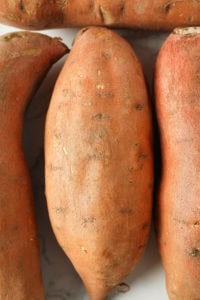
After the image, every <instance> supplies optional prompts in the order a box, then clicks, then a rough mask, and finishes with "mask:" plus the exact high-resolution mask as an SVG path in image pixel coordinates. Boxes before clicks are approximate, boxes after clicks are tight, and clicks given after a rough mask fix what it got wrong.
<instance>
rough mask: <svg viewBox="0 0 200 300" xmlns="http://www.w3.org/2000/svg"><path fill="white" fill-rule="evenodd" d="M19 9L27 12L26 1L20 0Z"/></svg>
mask: <svg viewBox="0 0 200 300" xmlns="http://www.w3.org/2000/svg"><path fill="white" fill-rule="evenodd" d="M19 9H20V10H21V11H22V12H26V9H25V5H24V1H23V0H20V2H19Z"/></svg>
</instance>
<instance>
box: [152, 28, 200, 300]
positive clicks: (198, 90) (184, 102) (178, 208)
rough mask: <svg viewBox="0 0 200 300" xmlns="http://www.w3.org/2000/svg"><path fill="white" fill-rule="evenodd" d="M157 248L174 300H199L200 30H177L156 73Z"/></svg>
mask: <svg viewBox="0 0 200 300" xmlns="http://www.w3.org/2000/svg"><path fill="white" fill-rule="evenodd" d="M155 94H156V111H157V116H158V124H159V130H160V136H161V153H162V172H161V173H162V174H161V180H160V185H159V189H158V203H157V205H158V206H157V218H158V219H157V231H158V236H157V239H158V245H159V249H160V253H161V257H162V261H163V265H164V268H165V271H166V284H167V290H168V294H169V298H170V299H171V300H199V299H200V185H199V180H200V122H199V120H200V106H199V105H200V27H198V28H185V29H177V30H175V31H174V32H173V33H172V34H171V35H170V36H169V38H168V39H167V41H166V42H165V44H164V46H163V48H162V49H161V52H160V54H159V57H158V60H157V64H156V73H155Z"/></svg>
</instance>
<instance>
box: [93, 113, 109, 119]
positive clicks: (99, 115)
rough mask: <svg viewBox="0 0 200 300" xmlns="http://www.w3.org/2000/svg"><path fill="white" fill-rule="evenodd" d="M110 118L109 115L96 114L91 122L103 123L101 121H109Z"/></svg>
mask: <svg viewBox="0 0 200 300" xmlns="http://www.w3.org/2000/svg"><path fill="white" fill-rule="evenodd" d="M110 119H111V116H109V115H104V114H101V113H100V114H97V115H95V116H92V120H97V121H103V120H110Z"/></svg>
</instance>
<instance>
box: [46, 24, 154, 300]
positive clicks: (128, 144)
mask: <svg viewBox="0 0 200 300" xmlns="http://www.w3.org/2000/svg"><path fill="white" fill-rule="evenodd" d="M45 160H46V167H45V170H46V171H45V174H46V195H47V202H48V210H49V215H50V220H51V223H52V227H53V230H54V233H55V236H56V237H57V240H58V242H59V244H60V245H61V247H62V248H63V250H64V251H65V253H66V254H67V255H68V257H69V258H70V260H71V261H72V263H73V265H74V266H75V268H76V270H77V272H78V273H79V274H80V276H81V278H82V280H83V282H84V284H85V286H86V288H87V291H88V293H89V295H90V297H91V299H93V300H100V299H104V298H105V296H106V295H107V294H108V293H109V292H110V291H111V290H112V289H113V288H114V287H115V286H117V285H118V284H119V283H121V281H122V280H123V279H124V278H125V277H126V276H127V275H128V274H129V273H130V272H131V271H132V270H133V269H134V267H135V266H136V264H137V263H138V261H139V259H140V257H141V255H142V253H143V251H144V248H145V246H146V243H147V239H148V235H149V228H150V223H151V207H152V182H153V167H152V125H151V112H150V105H149V101H148V96H147V91H146V87H145V81H144V77H143V73H142V69H141V65H140V63H139V61H138V59H137V57H136V55H135V53H134V52H133V50H132V48H131V47H130V46H129V45H128V43H127V42H126V41H125V40H124V39H123V38H121V37H120V36H119V35H118V34H116V33H114V32H112V31H110V30H108V29H105V28H100V27H93V28H92V27H91V28H84V29H83V30H82V31H81V32H80V33H79V34H78V36H77V38H76V40H75V43H74V46H73V48H72V50H71V52H70V54H69V57H68V59H67V61H66V63H65V65H64V67H63V69H62V71H61V73H60V75H59V77H58V80H57V83H56V86H55V89H54V92H53V96H52V99H51V102H50V107H49V110H48V113H47V120H46V134H45Z"/></svg>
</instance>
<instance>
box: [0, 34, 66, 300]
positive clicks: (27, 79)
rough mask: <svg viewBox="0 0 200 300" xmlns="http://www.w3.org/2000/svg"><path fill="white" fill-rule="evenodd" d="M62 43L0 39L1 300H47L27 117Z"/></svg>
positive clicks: (34, 37)
mask: <svg viewBox="0 0 200 300" xmlns="http://www.w3.org/2000/svg"><path fill="white" fill-rule="evenodd" d="M65 53H66V47H65V46H64V45H63V44H62V43H61V42H60V41H59V39H57V38H55V39H52V38H49V37H47V36H45V35H42V34H36V33H29V32H14V33H10V34H7V35H4V36H1V37H0V120H1V123H0V182H1V185H0V207H1V209H0V299H1V300H14V299H16V300H27V299H31V300H43V299H44V294H43V287H42V279H41V272H40V262H39V248H38V238H37V230H36V221H35V213H34V205H33V195H32V190H31V182H30V178H29V174H28V170H27V166H26V163H25V159H24V154H23V150H22V143H21V134H22V126H23V115H24V112H25V109H26V106H27V104H28V103H29V101H30V100H31V98H32V95H33V93H34V92H35V91H36V89H37V87H38V86H39V84H40V82H41V80H42V78H43V77H44V76H45V74H46V73H47V71H48V70H49V68H50V66H51V65H52V64H53V63H54V62H55V61H56V60H58V59H59V58H60V57H61V56H63V55H64V54H65Z"/></svg>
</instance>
